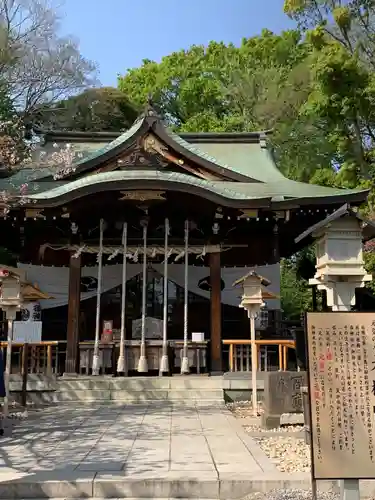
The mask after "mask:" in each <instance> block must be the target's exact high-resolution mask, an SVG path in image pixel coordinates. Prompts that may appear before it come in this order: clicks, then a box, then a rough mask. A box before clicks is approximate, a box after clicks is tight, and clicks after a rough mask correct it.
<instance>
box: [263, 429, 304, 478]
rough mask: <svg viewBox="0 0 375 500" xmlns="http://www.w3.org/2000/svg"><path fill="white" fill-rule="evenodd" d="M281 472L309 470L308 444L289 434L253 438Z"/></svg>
mask: <svg viewBox="0 0 375 500" xmlns="http://www.w3.org/2000/svg"><path fill="white" fill-rule="evenodd" d="M253 439H254V440H255V441H256V442H257V443H258V444H259V445H260V447H261V449H262V450H263V451H264V453H265V454H266V455H267V457H269V458H270V459H271V461H272V462H273V463H274V464H275V465H276V467H277V468H278V470H279V471H281V472H309V471H310V446H308V445H307V444H306V443H305V441H304V440H303V439H295V438H293V437H289V436H285V437H284V436H277V437H276V436H275V437H265V438H263V437H262V438H253Z"/></svg>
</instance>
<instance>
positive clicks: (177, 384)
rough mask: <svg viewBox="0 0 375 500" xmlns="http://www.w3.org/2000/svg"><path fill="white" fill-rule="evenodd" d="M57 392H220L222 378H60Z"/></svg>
mask: <svg viewBox="0 0 375 500" xmlns="http://www.w3.org/2000/svg"><path fill="white" fill-rule="evenodd" d="M57 388H58V390H60V391H62V390H99V391H122V390H131V391H144V390H170V389H172V390H190V389H191V390H193V389H194V390H221V389H222V388H223V378H222V377H204V376H201V377H199V376H187V377H182V376H181V377H180V376H175V377H115V378H114V377H93V376H91V377H76V378H68V377H62V378H59V379H58V381H57Z"/></svg>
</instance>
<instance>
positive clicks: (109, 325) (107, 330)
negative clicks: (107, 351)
mask: <svg viewBox="0 0 375 500" xmlns="http://www.w3.org/2000/svg"><path fill="white" fill-rule="evenodd" d="M112 340H113V321H112V320H105V321H103V331H102V336H101V339H100V341H101V342H102V343H103V344H108V343H109V342H112Z"/></svg>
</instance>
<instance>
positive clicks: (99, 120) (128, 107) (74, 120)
mask: <svg viewBox="0 0 375 500" xmlns="http://www.w3.org/2000/svg"><path fill="white" fill-rule="evenodd" d="M138 114H139V110H137V109H136V107H135V106H134V105H133V104H132V103H130V101H129V99H127V97H126V96H125V95H124V93H123V92H121V91H120V90H118V89H116V88H113V87H100V88H95V89H88V90H85V91H84V92H82V93H81V94H78V95H76V96H73V97H70V98H68V99H65V100H62V101H58V102H57V103H52V104H50V105H48V106H40V108H39V112H38V125H40V126H41V127H42V128H45V129H49V130H52V129H54V130H79V131H82V132H84V131H93V132H100V131H122V130H126V129H128V128H129V127H130V126H131V124H132V123H133V122H134V120H135V119H136V118H137V116H138Z"/></svg>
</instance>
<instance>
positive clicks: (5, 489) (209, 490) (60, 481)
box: [0, 470, 362, 500]
mask: <svg viewBox="0 0 375 500" xmlns="http://www.w3.org/2000/svg"><path fill="white" fill-rule="evenodd" d="M322 483H324V485H323V484H322ZM325 483H328V484H325ZM318 487H319V491H330V490H332V489H333V488H334V482H333V481H325V482H320V483H319V485H318ZM291 489H301V490H310V489H311V480H310V477H309V474H307V473H301V474H297V473H294V474H285V473H277V474H274V475H269V474H265V473H263V474H259V475H251V474H234V473H233V472H231V473H226V474H225V473H224V474H220V475H219V477H218V475H217V473H216V472H208V471H201V472H196V471H189V470H187V471H176V472H170V473H167V474H164V475H163V474H157V475H156V474H151V473H148V474H132V475H127V474H125V473H124V472H122V473H121V472H120V473H119V472H118V471H113V472H108V473H96V472H82V471H77V470H75V471H66V470H65V471H64V470H46V471H37V472H36V473H34V474H32V475H24V474H15V473H14V472H11V473H6V472H5V473H4V474H0V498H12V499H19V500H21V499H31V498H33V499H37V498H56V499H57V498H59V499H62V498H75V499H79V498H86V499H87V498H96V499H98V498H100V499H105V498H117V499H120V498H132V499H146V498H148V499H151V498H154V499H160V500H161V499H168V498H180V499H183V498H185V499H190V500H191V499H197V498H199V499H216V500H217V499H221V500H228V499H236V498H244V497H246V496H247V495H249V496H250V494H253V493H260V492H262V493H267V492H270V491H276V490H277V491H279V490H281V491H283V490H291ZM361 493H362V489H361Z"/></svg>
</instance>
